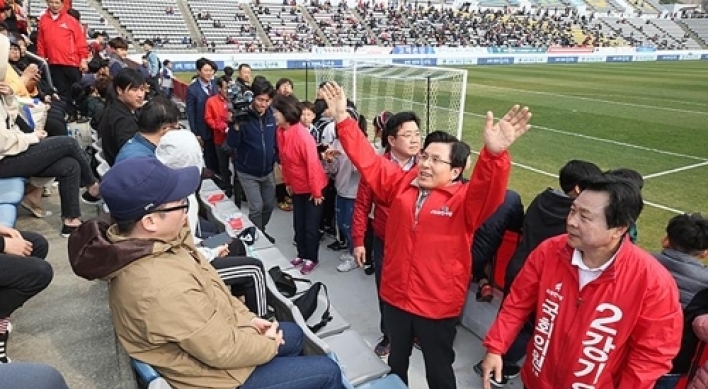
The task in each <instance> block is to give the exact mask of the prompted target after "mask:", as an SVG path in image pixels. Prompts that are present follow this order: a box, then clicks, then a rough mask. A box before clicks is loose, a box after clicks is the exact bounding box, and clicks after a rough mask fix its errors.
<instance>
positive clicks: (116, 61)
mask: <svg viewBox="0 0 708 389" xmlns="http://www.w3.org/2000/svg"><path fill="white" fill-rule="evenodd" d="M108 47H109V48H110V53H109V54H108V63H109V65H108V68H109V71H110V74H111V76H112V77H115V76H116V75H117V74H118V72H120V71H121V69H124V68H127V67H128V64H127V63H126V62H125V59H126V58H128V42H127V41H126V40H125V39H123V38H122V37H119V36H117V37H115V38H112V39H111V40H109V41H108Z"/></svg>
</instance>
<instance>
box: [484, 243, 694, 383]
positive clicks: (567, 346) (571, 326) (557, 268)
mask: <svg viewBox="0 0 708 389" xmlns="http://www.w3.org/2000/svg"><path fill="white" fill-rule="evenodd" d="M567 242H568V236H567V235H565V234H564V235H560V236H557V237H553V238H550V239H548V240H546V241H544V242H543V243H541V245H539V246H538V248H537V249H536V250H534V251H533V252H531V254H530V255H529V257H528V259H527V261H526V264H525V265H524V267H523V268H522V269H521V272H520V273H519V275H518V276H517V277H516V280H515V281H514V283H513V284H512V287H511V293H510V294H509V296H508V297H507V298H506V299H505V300H504V304H503V306H502V309H501V311H500V312H499V315H498V316H497V319H496V320H495V322H494V324H493V325H492V327H491V328H490V329H489V331H488V332H487V337H486V338H485V340H484V343H483V344H484V346H485V347H486V348H487V350H489V352H492V353H497V354H503V353H505V352H506V351H507V350H508V349H509V346H510V345H511V343H512V342H513V341H514V338H515V337H516V335H517V334H518V332H519V330H520V329H521V327H522V326H523V324H524V322H525V321H526V319H527V317H529V315H530V314H532V313H535V314H536V319H535V320H536V324H535V326H534V327H535V328H534V334H533V337H532V338H531V339H533V341H531V342H529V346H528V353H527V358H526V361H525V362H524V366H523V369H522V372H521V374H522V379H523V382H524V385H525V386H526V388H528V389H560V388H562V389H571V388H572V389H576V388H577V389H652V388H653V387H654V384H655V383H656V380H657V379H658V378H659V377H661V376H662V375H663V374H665V373H668V372H669V370H670V369H671V361H672V360H673V358H674V356H676V354H677V353H678V351H679V347H680V345H681V335H682V330H681V328H682V326H683V315H682V313H681V304H680V303H679V294H678V289H677V287H676V282H675V281H674V279H673V277H672V276H671V274H669V272H668V271H667V270H666V269H665V268H664V267H663V266H662V265H661V263H659V262H658V261H657V260H656V259H654V257H652V256H651V255H650V254H648V253H646V252H645V251H643V250H642V249H640V248H639V247H637V246H635V245H633V244H632V243H630V242H629V239H625V241H624V242H623V243H622V246H621V247H620V249H619V251H618V252H617V256H616V257H615V260H614V262H613V263H612V264H611V265H610V266H609V267H608V268H607V269H606V270H605V271H603V273H602V275H600V277H599V278H597V279H596V280H594V281H592V282H590V283H588V284H587V285H586V286H585V287H584V288H583V289H582V290H580V286H579V285H580V284H579V275H578V268H577V267H575V266H573V265H572V264H571V258H572V255H573V249H572V248H571V247H570V246H568V243H567Z"/></svg>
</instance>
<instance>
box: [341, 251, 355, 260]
mask: <svg viewBox="0 0 708 389" xmlns="http://www.w3.org/2000/svg"><path fill="white" fill-rule="evenodd" d="M351 259H354V256H353V255H351V254H349V253H344V254H342V255H340V256H339V261H340V262H346V261H349V260H351Z"/></svg>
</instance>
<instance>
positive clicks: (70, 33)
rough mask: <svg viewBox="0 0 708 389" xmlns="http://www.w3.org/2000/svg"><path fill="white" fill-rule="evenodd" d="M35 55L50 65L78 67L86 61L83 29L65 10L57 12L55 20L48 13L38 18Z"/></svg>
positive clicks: (87, 54) (87, 52) (87, 55)
mask: <svg viewBox="0 0 708 389" xmlns="http://www.w3.org/2000/svg"><path fill="white" fill-rule="evenodd" d="M37 55H39V56H40V57H43V58H46V59H47V62H49V64H50V65H66V66H75V67H79V65H81V61H82V60H88V57H89V51H88V45H87V44H86V36H85V35H84V30H83V27H82V26H81V24H80V23H79V21H78V20H76V19H74V17H73V16H71V15H69V14H67V13H66V9H62V10H61V12H59V15H58V16H57V18H56V20H54V18H53V17H52V13H51V12H49V11H46V12H44V14H43V15H42V16H41V17H40V18H39V35H38V36H37Z"/></svg>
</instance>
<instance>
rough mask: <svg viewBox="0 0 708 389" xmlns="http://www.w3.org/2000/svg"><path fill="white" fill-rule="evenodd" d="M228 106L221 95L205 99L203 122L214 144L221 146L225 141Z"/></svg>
mask: <svg viewBox="0 0 708 389" xmlns="http://www.w3.org/2000/svg"><path fill="white" fill-rule="evenodd" d="M228 117H229V105H228V103H227V102H226V99H224V98H223V97H222V96H221V95H214V96H211V97H209V98H208V99H207V101H206V104H205V105H204V122H205V123H206V125H207V127H209V129H211V132H212V133H213V134H214V144H215V145H217V146H221V145H223V144H224V141H226V130H227V129H228V128H229V124H228Z"/></svg>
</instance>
